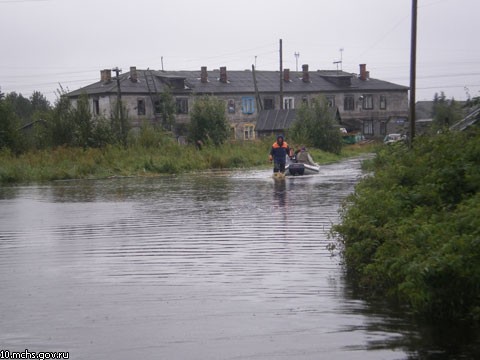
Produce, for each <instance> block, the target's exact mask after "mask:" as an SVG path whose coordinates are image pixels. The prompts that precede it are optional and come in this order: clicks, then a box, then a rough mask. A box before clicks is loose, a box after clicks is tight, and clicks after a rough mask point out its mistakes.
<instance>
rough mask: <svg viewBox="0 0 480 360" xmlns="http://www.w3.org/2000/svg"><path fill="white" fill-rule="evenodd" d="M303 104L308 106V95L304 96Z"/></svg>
mask: <svg viewBox="0 0 480 360" xmlns="http://www.w3.org/2000/svg"><path fill="white" fill-rule="evenodd" d="M302 104H304V105H306V106H308V98H307V97H306V96H304V97H302Z"/></svg>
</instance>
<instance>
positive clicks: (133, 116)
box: [68, 64, 408, 140]
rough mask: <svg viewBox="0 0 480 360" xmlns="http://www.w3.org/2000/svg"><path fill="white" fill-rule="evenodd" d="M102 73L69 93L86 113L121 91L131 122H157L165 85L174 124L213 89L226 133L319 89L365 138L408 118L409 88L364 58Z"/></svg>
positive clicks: (107, 105) (241, 134) (241, 135)
mask: <svg viewBox="0 0 480 360" xmlns="http://www.w3.org/2000/svg"><path fill="white" fill-rule="evenodd" d="M100 73H101V77H100V80H99V81H98V82H96V83H94V84H91V85H88V86H86V87H83V88H81V89H78V90H76V91H73V92H70V93H69V94H68V96H69V97H70V98H71V99H72V101H73V103H75V102H76V100H77V99H78V97H79V96H80V95H81V94H83V93H85V94H87V95H88V98H89V102H90V106H91V110H92V113H93V114H95V115H97V116H100V115H102V116H106V117H109V116H110V115H111V113H112V111H113V109H114V108H115V105H116V104H117V101H118V98H119V95H120V96H121V99H122V104H123V105H124V107H125V108H126V110H127V113H128V118H129V120H130V121H131V123H132V125H133V126H138V125H140V124H141V123H142V122H144V121H150V122H153V123H155V122H159V121H160V120H159V113H160V112H161V108H160V107H161V104H160V101H159V94H161V93H163V92H165V91H167V90H168V91H169V92H170V93H171V94H172V96H173V98H174V101H175V105H176V123H177V125H179V124H186V123H188V122H189V112H190V110H191V109H192V106H193V104H194V102H195V99H196V97H197V96H199V95H212V96H215V97H217V98H219V99H221V100H223V101H224V102H225V113H226V116H227V119H228V120H229V122H230V125H231V130H232V138H235V139H245V140H248V139H253V138H255V136H256V133H255V130H256V123H257V119H258V118H259V114H260V111H262V110H275V109H295V108H298V107H299V106H300V105H301V104H303V103H307V104H308V103H309V101H310V100H311V99H312V98H314V97H317V96H319V95H323V96H325V97H326V98H327V100H328V102H329V104H330V105H331V106H332V107H336V108H338V113H339V115H340V119H341V122H342V125H343V126H344V127H346V128H347V129H348V130H349V131H358V132H361V133H363V134H364V135H365V136H366V137H383V136H384V135H385V134H387V133H391V132H401V131H402V130H403V127H404V123H406V120H407V117H408V87H405V86H402V85H397V84H393V83H390V82H386V81H382V80H378V79H374V78H370V76H369V72H368V71H367V70H366V65H364V64H361V65H360V73H359V74H358V75H357V74H352V73H347V72H344V71H338V70H336V71H335V70H317V71H309V69H308V65H303V66H302V71H299V72H293V71H290V70H289V69H284V70H283V73H282V74H280V72H279V71H264V70H260V71H259V70H255V71H252V70H244V71H228V72H227V68H226V67H221V68H220V69H215V70H207V68H206V67H202V68H201V69H200V70H199V71H156V70H149V69H147V70H137V69H136V67H131V68H130V71H129V72H128V73H125V74H121V75H119V78H118V81H117V79H116V78H112V71H111V70H109V69H107V70H102V71H101V72H100Z"/></svg>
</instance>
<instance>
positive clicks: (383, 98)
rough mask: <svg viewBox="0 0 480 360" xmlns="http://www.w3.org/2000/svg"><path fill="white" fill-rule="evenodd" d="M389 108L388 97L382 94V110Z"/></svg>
mask: <svg viewBox="0 0 480 360" xmlns="http://www.w3.org/2000/svg"><path fill="white" fill-rule="evenodd" d="M386 109H387V97H386V96H385V95H380V110H386Z"/></svg>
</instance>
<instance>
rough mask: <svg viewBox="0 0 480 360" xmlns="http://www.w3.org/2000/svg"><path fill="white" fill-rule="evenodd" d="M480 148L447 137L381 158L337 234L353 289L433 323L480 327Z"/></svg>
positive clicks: (385, 150) (465, 138)
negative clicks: (465, 321) (477, 324)
mask: <svg viewBox="0 0 480 360" xmlns="http://www.w3.org/2000/svg"><path fill="white" fill-rule="evenodd" d="M479 143H480V132H478V131H476V132H472V133H467V134H464V133H445V134H442V135H438V136H435V137H434V138H418V139H417V140H416V142H415V146H414V149H413V150H408V149H406V148H405V147H382V148H381V150H379V152H378V154H377V157H376V158H375V159H374V160H373V161H372V164H373V165H372V167H373V170H374V173H373V175H372V176H369V177H367V178H366V179H364V180H362V181H361V182H360V183H359V184H358V185H357V187H356V189H355V192H354V193H353V194H352V195H350V196H349V197H348V198H347V199H346V201H345V203H344V204H343V206H342V209H341V212H340V216H341V223H340V224H338V225H335V226H334V227H333V229H332V231H333V234H334V235H336V236H337V239H338V241H339V244H340V245H341V247H342V249H343V257H344V260H345V264H346V269H347V273H348V275H349V278H350V279H352V281H353V283H355V284H358V286H359V287H362V288H364V289H367V290H368V292H369V293H374V294H379V295H381V296H390V297H393V298H396V299H400V300H401V301H403V302H404V303H406V304H408V305H410V306H411V307H412V309H413V310H414V311H416V312H417V313H419V314H422V315H424V316H426V317H430V318H435V319H438V318H443V319H450V320H451V319H475V320H476V321H479V320H480V318H479V314H480V312H479V309H480V287H479V286H478V284H479V283H480V231H479V229H480V220H479V219H480V217H478V213H480V205H479V204H480V197H479V196H480V195H479V193H478V190H479V188H480V181H479V180H480V146H479V145H478V144H479Z"/></svg>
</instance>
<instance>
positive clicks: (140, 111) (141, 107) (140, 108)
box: [137, 99, 145, 115]
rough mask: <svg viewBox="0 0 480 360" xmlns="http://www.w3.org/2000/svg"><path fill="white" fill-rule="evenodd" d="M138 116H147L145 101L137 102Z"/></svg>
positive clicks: (139, 100)
mask: <svg viewBox="0 0 480 360" xmlns="http://www.w3.org/2000/svg"><path fill="white" fill-rule="evenodd" d="M137 115H145V100H144V99H138V100H137Z"/></svg>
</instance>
